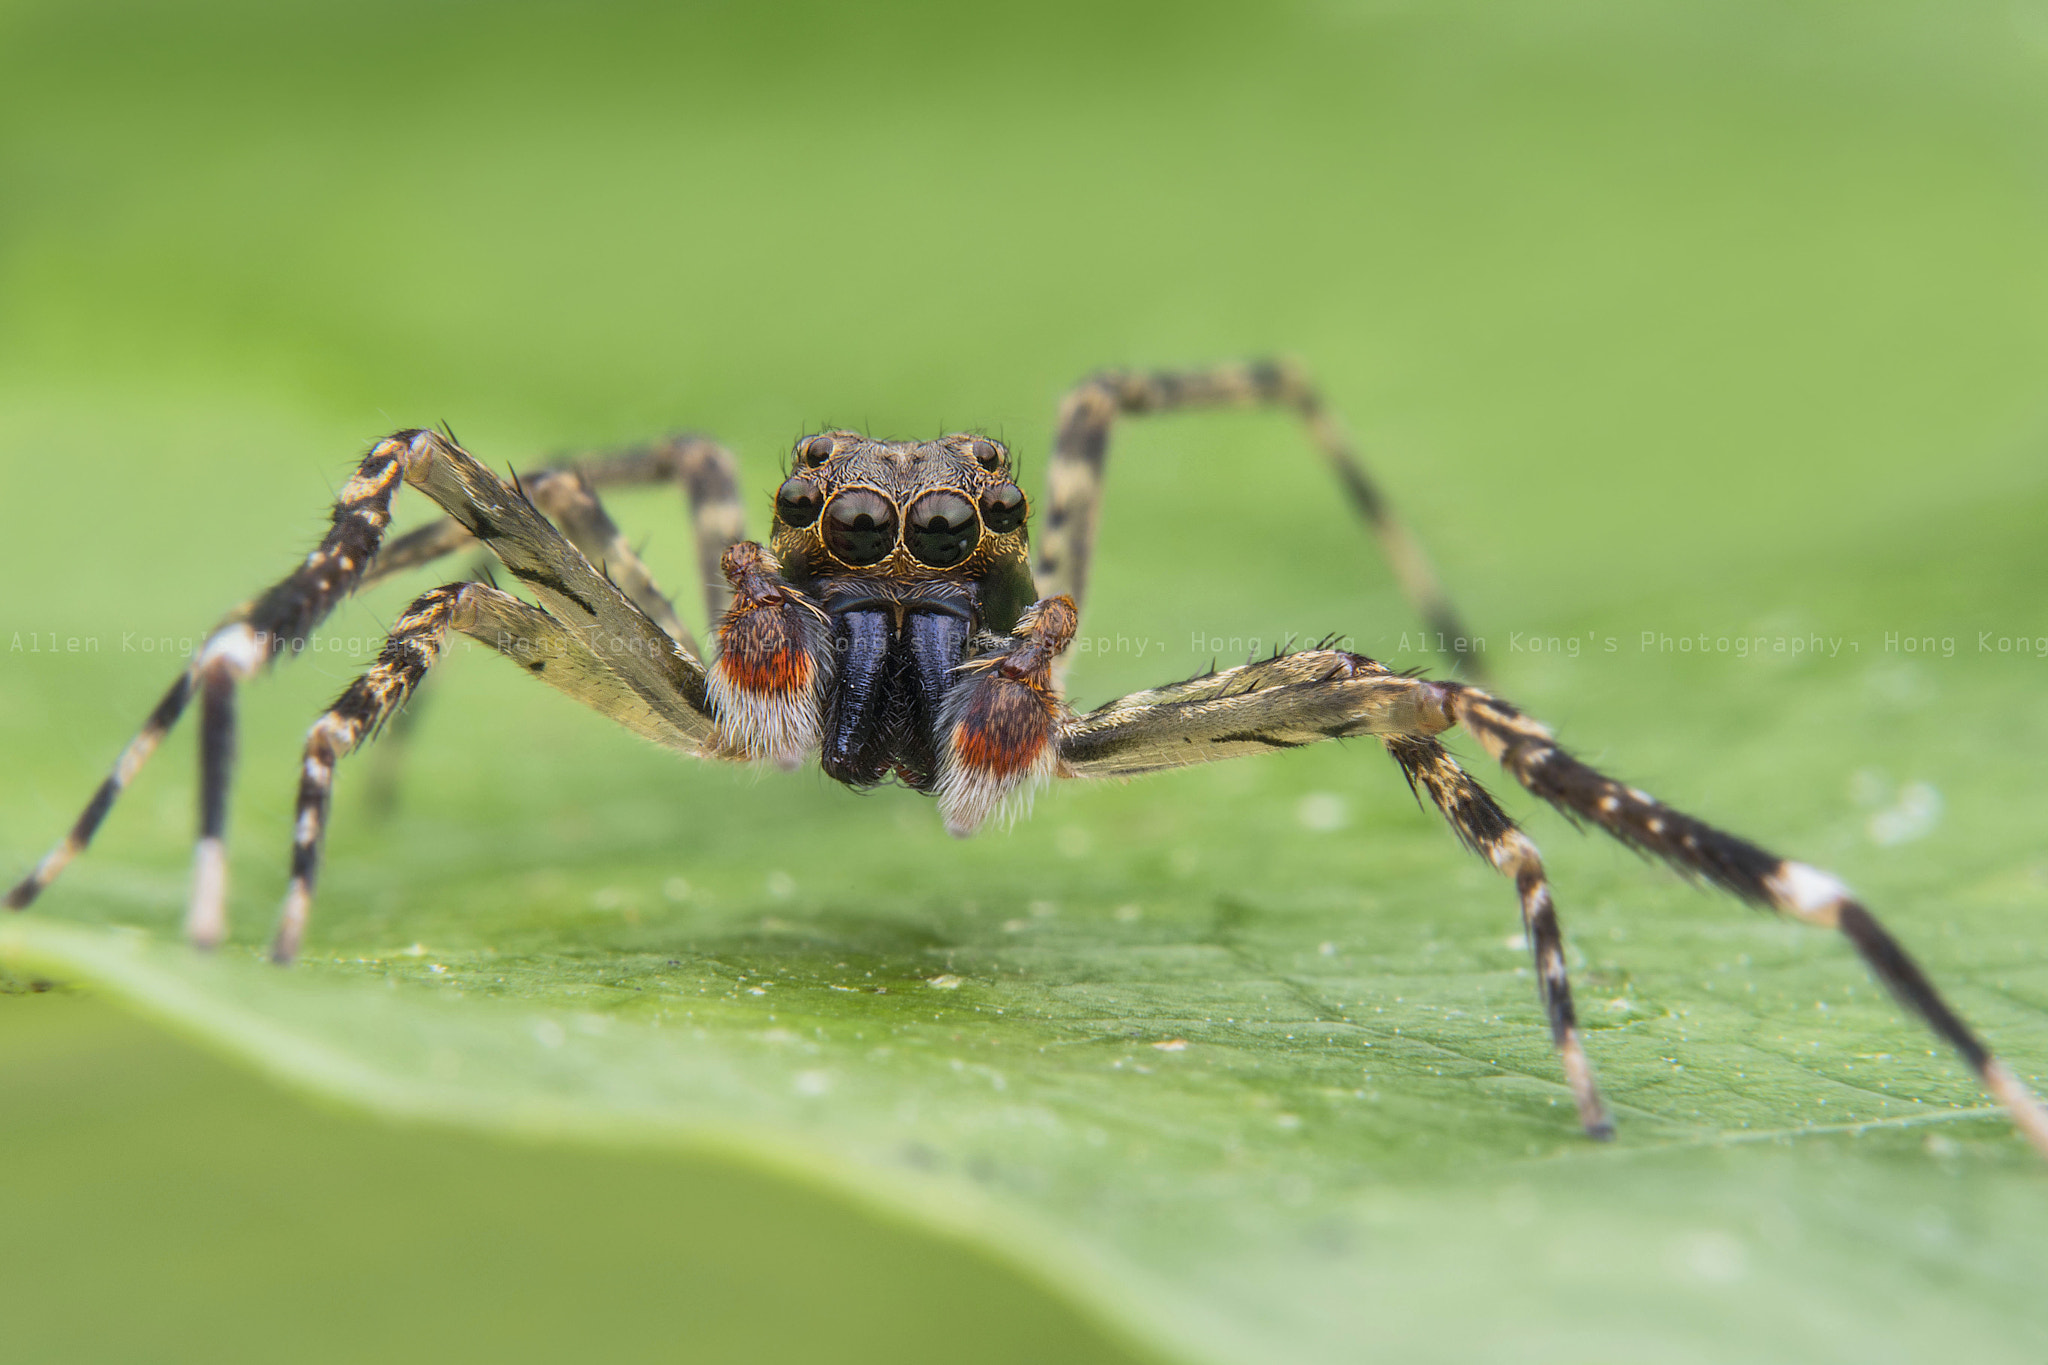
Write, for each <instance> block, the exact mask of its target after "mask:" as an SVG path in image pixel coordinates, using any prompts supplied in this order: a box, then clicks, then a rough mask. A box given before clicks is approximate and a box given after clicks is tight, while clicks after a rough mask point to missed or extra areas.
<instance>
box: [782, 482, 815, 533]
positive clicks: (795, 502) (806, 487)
mask: <svg viewBox="0 0 2048 1365" xmlns="http://www.w3.org/2000/svg"><path fill="white" fill-rule="evenodd" d="M824 506H825V498H824V495H823V494H821V493H820V492H818V485H816V484H815V483H812V482H811V481H810V480H809V479H807V478H805V477H804V476H803V475H801V474H797V475H793V476H791V477H790V478H787V479H784V480H783V481H782V487H780V488H778V489H776V490H775V518H776V520H778V521H780V522H781V523H782V524H783V525H784V526H799V527H801V526H809V525H810V524H811V523H812V522H814V521H816V520H817V519H818V513H819V512H820V511H821V510H823V508H824Z"/></svg>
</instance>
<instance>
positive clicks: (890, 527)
mask: <svg viewBox="0 0 2048 1365" xmlns="http://www.w3.org/2000/svg"><path fill="white" fill-rule="evenodd" d="M825 548H826V549H828V550H830V551H831V552H832V556H833V558H835V559H837V560H838V561H839V562H840V563H841V564H850V565H852V566H853V567H855V568H864V567H866V566H867V565H869V564H879V563H881V562H882V561H883V560H885V559H887V558H888V557H889V552H890V551H891V550H894V549H895V548H896V504H894V503H892V502H890V501H889V500H888V499H887V498H885V497H883V496H882V495H881V494H880V493H877V492H876V491H875V490H874V489H872V488H849V489H847V490H846V491H845V492H844V493H836V494H834V495H833V497H832V501H831V502H829V503H827V504H826V506H825Z"/></svg>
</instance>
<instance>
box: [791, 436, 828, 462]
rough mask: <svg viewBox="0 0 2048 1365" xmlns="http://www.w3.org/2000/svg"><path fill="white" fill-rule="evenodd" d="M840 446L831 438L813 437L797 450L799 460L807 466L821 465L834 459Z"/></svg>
mask: <svg viewBox="0 0 2048 1365" xmlns="http://www.w3.org/2000/svg"><path fill="white" fill-rule="evenodd" d="M836 449H838V445H837V443H836V442H834V441H833V439H832V438H831V437H830V436H813V437H811V438H810V439H809V440H808V441H805V442H804V443H803V444H802V445H799V446H798V447H797V448H796V453H797V458H798V459H800V460H802V461H803V462H804V463H805V464H807V465H813V466H816V465H821V464H823V463H825V461H827V460H829V459H831V458H832V452H833V451H834V450H836Z"/></svg>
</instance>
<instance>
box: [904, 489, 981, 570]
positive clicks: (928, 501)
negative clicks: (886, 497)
mask: <svg viewBox="0 0 2048 1365" xmlns="http://www.w3.org/2000/svg"><path fill="white" fill-rule="evenodd" d="M906 520H907V521H908V522H909V530H907V531H906V532H905V533H904V536H903V543H904V544H905V545H906V546H908V547H909V548H910V553H911V556H912V557H913V558H914V559H916V560H917V562H918V563H920V564H925V565H929V566H930V567H932V568H934V569H950V568H952V567H953V566H954V565H955V564H958V563H959V562H960V561H961V560H963V559H965V558H967V556H969V555H971V554H973V553H974V547H975V546H976V545H978V544H979V543H980V542H981V522H980V521H978V520H976V518H975V515H974V504H973V503H971V502H969V501H968V500H967V499H966V498H963V497H961V496H960V495H959V494H958V493H955V492H953V491H952V490H951V489H946V488H941V489H937V490H935V491H933V492H930V493H927V494H925V495H924V496H923V497H921V498H919V499H918V500H917V501H916V502H913V503H912V504H910V515H909V517H908V518H906Z"/></svg>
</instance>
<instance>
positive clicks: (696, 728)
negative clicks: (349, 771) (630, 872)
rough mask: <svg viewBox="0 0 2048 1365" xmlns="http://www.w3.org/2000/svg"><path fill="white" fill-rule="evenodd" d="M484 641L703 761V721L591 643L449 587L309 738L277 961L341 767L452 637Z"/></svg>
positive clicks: (310, 880) (308, 885) (529, 612)
mask: <svg viewBox="0 0 2048 1365" xmlns="http://www.w3.org/2000/svg"><path fill="white" fill-rule="evenodd" d="M451 630H453V631H457V632H460V633H461V634H464V635H468V636H470V637H472V638H473V639H476V640H479V641H481V642H483V643H484V644H487V645H489V646H490V647H491V648H493V649H495V650H497V651H498V652H499V653H500V654H503V655H504V656H505V657H506V658H508V659H511V660H512V661H513V662H514V663H517V664H518V665H519V666H520V667H522V668H524V669H525V670H526V671H527V672H528V673H529V674H531V675H532V676H534V677H536V678H539V679H540V680H541V681H542V682H545V683H546V684H548V686H550V687H552V688H554V689H555V690H556V691H558V692H561V693H564V694H565V695H567V696H569V697H572V698H574V699H575V700H577V701H580V702H582V703H583V704H584V705H586V706H588V707H590V708H591V709H592V710H594V711H596V712H598V713H599V714H600V715H603V716H605V717H606V718H607V719H610V720H612V721H614V722H616V723H618V724H620V725H623V726H625V727H626V728H627V729H628V730H631V731H632V732H633V733H635V734H637V735H639V736H640V737H641V738H643V739H647V740H652V741H653V742H654V743H656V744H659V745H662V746H663V747H665V748H670V749H676V750H680V751H682V752H684V753H700V752H702V751H703V749H704V746H705V740H706V728H707V727H706V725H705V718H704V717H702V716H699V715H697V714H695V713H694V712H689V711H684V710H681V709H679V708H678V707H677V706H676V705H675V704H674V702H673V701H672V700H671V701H669V702H667V703H666V704H662V703H657V702H655V701H651V700H650V699H649V698H648V697H646V696H643V695H642V694H641V693H640V692H639V691H637V690H636V689H635V688H634V687H632V686H631V685H630V684H629V683H628V682H627V681H626V680H625V679H624V678H623V677H622V676H620V674H619V673H618V672H617V671H616V670H615V669H614V668H613V666H612V665H611V664H610V663H609V662H608V661H607V660H606V659H605V658H604V657H603V656H601V655H600V654H599V653H598V652H597V651H596V650H595V649H593V648H592V647H591V645H590V643H589V640H588V638H587V637H586V636H585V635H584V634H582V633H579V632H577V631H574V630H571V629H569V628H568V627H566V626H565V625H564V624H563V623H562V622H560V621H558V620H556V619H555V618H554V617H552V616H550V615H548V614H547V613H546V612H544V611H541V610H540V609H538V608H536V607H533V606H529V605H528V604H527V603H525V602H522V601H520V600H519V599H518V598H516V597H512V596H510V595H509V594H506V593H503V592H500V591H499V590H498V589H496V588H494V587H491V586H490V585H488V584H485V583H477V582H467V583H450V584H448V585H446V586H444V587H439V588H435V589H434V590H433V591H431V592H428V593H424V594H422V595H421V596H420V597H418V598H417V599H415V600H414V602H413V603H412V605H411V606H409V607H407V608H406V610H405V612H404V613H403V614H402V615H401V616H400V617H399V618H398V621H397V624H396V625H394V626H393V627H392V630H391V634H390V636H389V637H388V638H387V639H386V640H385V642H384V647H383V649H382V650H381V651H379V653H378V655H377V659H376V662H375V663H373V664H371V666H370V667H369V669H368V670H367V671H365V672H364V673H363V674H362V676H361V677H359V678H357V679H356V680H355V681H354V682H352V683H350V684H349V685H348V687H347V688H346V689H345V690H344V691H343V692H342V694H341V695H340V696H339V697H337V698H336V699H335V701H334V704H333V705H332V706H330V707H329V708H328V709H327V711H326V712H325V713H324V714H323V715H322V716H321V717H320V718H319V719H318V720H316V721H314V722H313V728H312V729H311V730H309V731H308V732H307V734H306V752H305V757H304V759H303V760H302V761H301V764H300V776H299V798H298V810H297V814H296V817H295V819H294V822H293V826H292V830H293V832H292V872H291V885H290V888H289V889H288V890H287V891H286V892H285V901H284V909H283V911H282V912H281V913H280V915H279V917H278V925H277V937H276V939H275V941H274V942H273V944H272V946H271V957H272V958H273V959H274V960H276V961H278V962H289V961H291V960H292V959H293V958H294V957H296V956H297V955H298V951H299V945H300V943H301V942H302V941H303V939H304V937H305V931H306V919H307V916H308V914H309V912H310V911H311V909H312V904H313V886H314V883H315V881H316V880H317V879H318V876H319V871H320V848H321V844H322V842H323V841H324V840H325V838H326V835H327V814H328V805H329V801H330V798H331V796H332V793H333V790H334V769H335V764H336V763H337V762H338V761H339V760H340V759H341V758H343V757H344V756H346V755H347V754H349V753H351V752H352V751H354V750H355V749H356V748H357V747H359V746H360V745H361V744H363V743H364V742H365V741H366V740H367V739H368V737H370V736H372V735H374V734H376V733H377V731H378V730H379V729H380V728H381V727H382V726H383V725H384V724H385V723H386V722H387V721H389V720H390V719H391V717H392V716H393V715H395V714H397V713H398V711H399V708H400V707H401V706H403V705H404V703H405V699H406V698H407V697H408V696H409V695H410V694H411V693H412V691H413V689H414V688H416V687H418V686H419V684H420V680H421V679H422V678H424V677H425V676H426V674H427V670H428V669H430V668H432V667H433V666H434V664H435V663H436V662H437V661H438V660H439V659H440V657H441V652H442V650H443V648H444V647H445V644H446V641H447V636H448V632H449V631H451Z"/></svg>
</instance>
